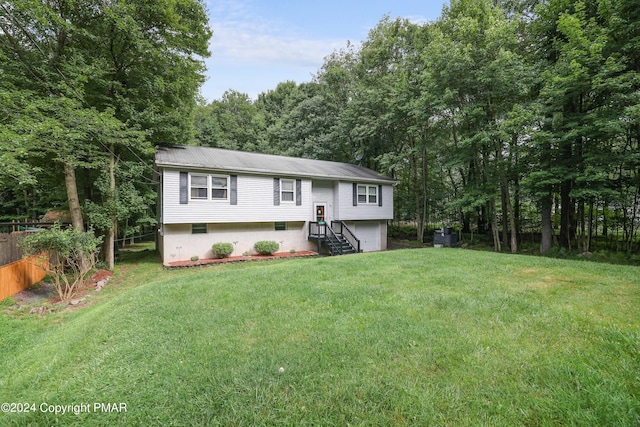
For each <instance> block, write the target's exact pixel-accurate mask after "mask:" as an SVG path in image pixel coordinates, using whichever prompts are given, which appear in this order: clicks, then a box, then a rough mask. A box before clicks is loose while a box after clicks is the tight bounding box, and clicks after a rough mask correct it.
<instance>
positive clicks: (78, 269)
mask: <svg viewBox="0 0 640 427" xmlns="http://www.w3.org/2000/svg"><path fill="white" fill-rule="evenodd" d="M101 240H102V239H101V238H99V237H96V236H95V235H94V234H93V231H88V232H81V231H78V230H76V229H73V228H61V227H60V225H59V224H56V225H54V226H53V227H52V228H50V229H48V230H41V231H39V232H37V233H33V234H30V235H28V236H26V237H25V238H24V239H23V240H22V241H21V242H20V246H21V247H22V252H23V254H24V255H25V256H36V257H37V261H36V262H37V264H38V265H39V266H40V267H41V268H43V269H44V270H45V271H46V272H47V273H49V274H50V275H51V276H52V277H53V279H54V283H55V286H56V290H57V291H58V295H59V296H60V299H61V300H63V301H66V300H68V299H70V298H71V297H72V296H73V293H74V292H75V290H76V288H77V286H78V285H79V284H81V283H82V282H83V281H84V279H85V278H86V276H87V275H88V274H89V272H90V271H91V270H92V269H93V268H94V267H95V265H96V257H97V254H98V247H99V245H100V242H101Z"/></svg>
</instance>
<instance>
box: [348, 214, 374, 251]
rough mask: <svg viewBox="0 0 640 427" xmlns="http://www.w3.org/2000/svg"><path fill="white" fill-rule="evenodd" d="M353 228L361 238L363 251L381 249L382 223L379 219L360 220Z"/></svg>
mask: <svg viewBox="0 0 640 427" xmlns="http://www.w3.org/2000/svg"><path fill="white" fill-rule="evenodd" d="M349 227H351V224H350V225H349ZM351 229H352V230H353V232H354V233H355V234H356V237H357V238H358V239H360V249H361V250H362V251H363V252H371V251H379V250H380V224H379V223H378V222H377V221H358V222H356V223H354V224H353V228H351Z"/></svg>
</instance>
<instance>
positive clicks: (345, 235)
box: [309, 221, 360, 256]
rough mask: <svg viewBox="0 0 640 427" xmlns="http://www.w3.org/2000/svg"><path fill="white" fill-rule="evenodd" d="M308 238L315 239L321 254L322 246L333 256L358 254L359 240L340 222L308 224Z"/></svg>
mask: <svg viewBox="0 0 640 427" xmlns="http://www.w3.org/2000/svg"><path fill="white" fill-rule="evenodd" d="M309 238H312V239H317V241H318V252H321V249H322V246H323V245H324V246H325V247H326V248H327V249H328V251H329V253H330V254H331V255H333V256H335V255H347V254H355V253H358V252H360V240H358V239H357V238H356V236H355V234H354V233H353V232H352V231H351V230H350V229H349V227H347V225H346V224H345V223H344V222H342V221H331V225H329V224H327V223H323V222H311V223H309Z"/></svg>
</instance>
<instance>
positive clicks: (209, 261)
mask: <svg viewBox="0 0 640 427" xmlns="http://www.w3.org/2000/svg"><path fill="white" fill-rule="evenodd" d="M309 256H318V253H317V252H313V251H298V252H294V253H291V252H276V253H274V254H273V255H249V256H230V257H228V258H205V259H201V260H198V261H175V262H170V263H169V264H165V266H164V267H165V268H185V267H198V266H201V265H211V264H226V263H229V262H245V261H266V260H272V259H282V258H300V257H309Z"/></svg>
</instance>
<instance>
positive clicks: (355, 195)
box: [353, 182, 358, 206]
mask: <svg viewBox="0 0 640 427" xmlns="http://www.w3.org/2000/svg"><path fill="white" fill-rule="evenodd" d="M353 206H358V184H356V183H355V182H354V183H353Z"/></svg>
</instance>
